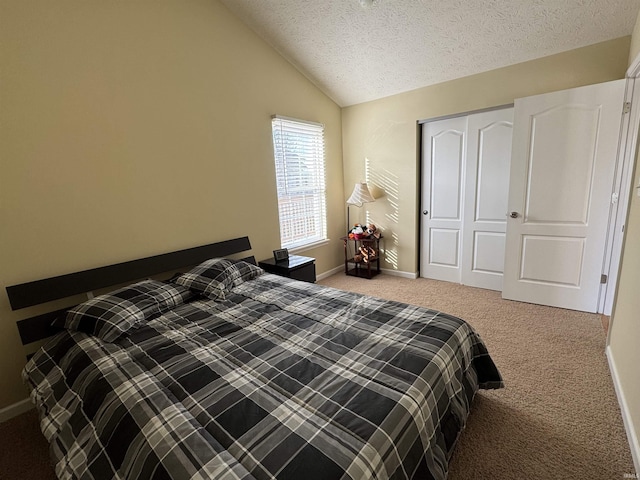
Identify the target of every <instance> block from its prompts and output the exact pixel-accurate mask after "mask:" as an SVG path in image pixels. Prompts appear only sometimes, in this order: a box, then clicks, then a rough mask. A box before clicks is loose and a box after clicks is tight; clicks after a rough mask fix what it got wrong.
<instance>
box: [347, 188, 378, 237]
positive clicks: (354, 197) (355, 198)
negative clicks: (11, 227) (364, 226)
mask: <svg viewBox="0 0 640 480" xmlns="http://www.w3.org/2000/svg"><path fill="white" fill-rule="evenodd" d="M375 201H376V199H375V198H373V195H371V192H370V191H369V187H367V184H366V183H365V182H361V183H356V184H355V186H354V187H353V192H351V196H350V197H349V198H348V199H347V225H348V226H349V225H351V221H350V219H349V206H350V205H354V206H356V207H362V205H364V204H365V203H371V202H375ZM349 233H351V230H350V231H349Z"/></svg>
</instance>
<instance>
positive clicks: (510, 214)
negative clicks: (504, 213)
mask: <svg viewBox="0 0 640 480" xmlns="http://www.w3.org/2000/svg"><path fill="white" fill-rule="evenodd" d="M508 215H509V216H510V217H511V218H518V217H519V216H520V214H519V213H518V212H511V213H509V214H508Z"/></svg>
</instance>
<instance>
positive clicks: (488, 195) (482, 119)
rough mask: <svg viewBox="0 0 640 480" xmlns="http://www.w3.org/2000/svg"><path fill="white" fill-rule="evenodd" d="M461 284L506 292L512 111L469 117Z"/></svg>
mask: <svg viewBox="0 0 640 480" xmlns="http://www.w3.org/2000/svg"><path fill="white" fill-rule="evenodd" d="M467 131H468V135H467V161H466V172H465V177H466V181H465V183H466V185H465V201H464V215H463V219H464V220H463V242H462V245H463V247H462V251H463V254H462V258H463V261H462V283H464V284H465V285H470V286H473V287H480V288H488V289H491V290H498V291H501V290H502V274H503V270H504V249H505V234H506V229H507V219H506V216H505V212H506V211H507V200H508V197H509V165H510V163H511V139H512V133H513V108H507V109H502V110H494V111H490V112H483V113H474V114H472V115H469V121H468V126H467Z"/></svg>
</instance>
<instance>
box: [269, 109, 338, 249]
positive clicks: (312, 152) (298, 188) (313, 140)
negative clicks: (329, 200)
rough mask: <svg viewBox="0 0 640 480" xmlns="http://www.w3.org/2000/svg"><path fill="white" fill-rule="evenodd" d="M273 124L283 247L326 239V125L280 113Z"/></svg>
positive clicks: (300, 245)
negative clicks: (288, 116)
mask: <svg viewBox="0 0 640 480" xmlns="http://www.w3.org/2000/svg"><path fill="white" fill-rule="evenodd" d="M271 126H272V130H273V151H274V156H275V161H276V183H277V189H278V211H279V214H280V238H281V242H282V248H289V249H294V248H297V247H302V246H305V245H309V244H313V243H316V242H320V241H323V240H326V238H327V215H326V191H325V181H324V126H323V125H321V124H319V123H313V122H305V121H303V120H294V119H292V118H286V117H281V116H277V115H276V116H274V117H273V120H272V123H271Z"/></svg>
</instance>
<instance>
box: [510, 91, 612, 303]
mask: <svg viewBox="0 0 640 480" xmlns="http://www.w3.org/2000/svg"><path fill="white" fill-rule="evenodd" d="M624 86H625V80H616V81H614V82H607V83H602V84H598V85H590V86H587V87H580V88H574V89H571V90H564V91H561V92H554V93H549V94H545V95H537V96H534V97H527V98H523V99H518V100H516V104H515V115H514V119H515V129H514V133H513V153H512V161H511V179H510V191H509V209H510V211H512V212H513V213H512V217H510V218H509V220H508V228H507V243H506V258H505V275H504V288H503V297H504V298H508V299H511V300H520V301H524V302H530V303H539V304H543V305H552V306H556V307H563V308H571V309H575V310H584V311H588V312H595V311H596V309H597V306H598V295H599V292H600V275H601V273H602V268H603V264H604V254H605V246H606V241H607V227H608V222H609V212H610V208H611V195H612V191H613V187H614V175H615V168H616V161H617V152H618V139H619V135H620V124H621V119H622V107H623V102H624Z"/></svg>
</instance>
